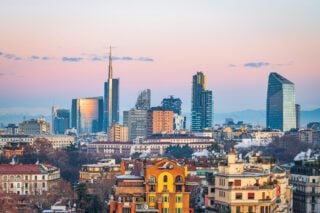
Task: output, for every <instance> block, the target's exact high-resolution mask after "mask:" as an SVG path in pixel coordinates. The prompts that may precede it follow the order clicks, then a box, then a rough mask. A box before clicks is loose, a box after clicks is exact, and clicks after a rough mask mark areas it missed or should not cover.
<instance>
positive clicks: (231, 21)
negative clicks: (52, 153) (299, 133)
mask: <svg viewBox="0 0 320 213" xmlns="http://www.w3.org/2000/svg"><path fill="white" fill-rule="evenodd" d="M319 21H320V1H319V0H308V1H303V0H300V1H298V0H282V1H279V0H265V1H255V0H251V1H248V0H241V1H239V0H233V1H231V0H223V1H222V0H199V1H195V0H192V1H191V0H190V1H188V0H181V1H180V0H175V1H172V0H161V1H160V0H159V1H150V0H145V1H142V0H134V1H133V0H127V1H125V0H123V1H119V0H114V1H110V0H101V1H95V0H91V1H84V0H68V1H59V0H23V1H20V0H1V1H0V114H1V113H21V112H23V113H34V114H37V113H40V114H49V113H50V107H51V106H52V105H58V106H60V107H62V108H70V105H71V99H72V98H80V97H94V96H103V85H104V82H105V81H106V80H107V67H108V58H107V57H106V56H107V55H108V46H110V45H111V46H113V47H114V48H113V57H114V60H113V70H114V77H116V78H120V111H122V110H127V109H130V108H132V107H134V104H135V101H136V97H137V95H138V92H139V91H141V90H143V89H146V88H149V89H151V93H152V105H154V106H156V105H159V104H160V103H161V100H162V99H163V98H165V97H167V96H169V95H174V96H175V97H179V98H181V100H182V102H183V111H184V112H185V113H188V112H189V111H190V108H191V86H192V83H191V82H192V75H194V74H195V73H196V72H197V71H202V72H204V73H205V75H206V76H207V89H210V90H212V91H213V95H214V110H215V112H217V113H218V112H232V111H240V110H244V109H259V110H264V109H265V106H266V93H267V81H268V75H269V73H270V72H278V73H280V74H281V75H283V76H284V77H286V78H288V79H289V80H291V81H292V82H294V83H295V89H296V102H297V103H299V104H301V108H302V110H312V109H315V108H318V107H320V95H319V94H318V91H319V90H320V84H319V80H320V60H319V59H320V58H319V56H320V23H319Z"/></svg>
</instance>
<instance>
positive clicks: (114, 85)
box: [103, 48, 119, 132]
mask: <svg viewBox="0 0 320 213" xmlns="http://www.w3.org/2000/svg"><path fill="white" fill-rule="evenodd" d="M118 122H119V79H114V78H113V70H112V57H111V48H110V55H109V75H108V81H107V82H105V83H104V122H103V123H104V131H106V132H108V131H109V129H110V127H111V126H112V124H115V123H118Z"/></svg>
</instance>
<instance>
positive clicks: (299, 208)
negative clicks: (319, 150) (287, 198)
mask: <svg viewBox="0 0 320 213" xmlns="http://www.w3.org/2000/svg"><path fill="white" fill-rule="evenodd" d="M319 171H320V161H319V160H317V159H310V160H299V161H295V165H294V166H293V167H292V168H291V171H290V173H291V177H290V184H292V186H293V189H294V190H293V212H295V213H316V212H320V196H319V195H320V172H319Z"/></svg>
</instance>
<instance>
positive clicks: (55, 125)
mask: <svg viewBox="0 0 320 213" xmlns="http://www.w3.org/2000/svg"><path fill="white" fill-rule="evenodd" d="M69 128H70V110H68V109H57V108H56V107H52V133H53V134H64V133H65V131H66V130H67V129H69Z"/></svg>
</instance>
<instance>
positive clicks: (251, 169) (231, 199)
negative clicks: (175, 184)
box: [207, 151, 293, 213]
mask: <svg viewBox="0 0 320 213" xmlns="http://www.w3.org/2000/svg"><path fill="white" fill-rule="evenodd" d="M258 159H259V158H258V157H254V158H251V159H249V162H248V163H244V162H243V161H241V160H237V156H236V153H235V152H234V151H231V152H230V153H229V155H228V158H227V162H226V163H221V164H220V165H219V166H218V172H217V173H216V174H214V181H211V183H213V184H214V185H211V186H209V187H208V189H209V191H210V194H209V193H208V195H209V196H208V209H207V212H235V213H240V212H257V213H271V212H293V211H292V188H291V187H290V186H289V185H288V176H287V174H286V172H285V170H283V169H281V168H279V167H272V164H271V162H270V161H269V162H268V161H267V162H261V160H258ZM213 186H214V187H213Z"/></svg>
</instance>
